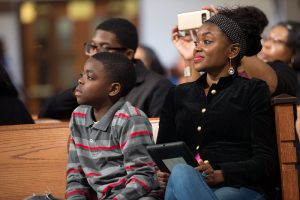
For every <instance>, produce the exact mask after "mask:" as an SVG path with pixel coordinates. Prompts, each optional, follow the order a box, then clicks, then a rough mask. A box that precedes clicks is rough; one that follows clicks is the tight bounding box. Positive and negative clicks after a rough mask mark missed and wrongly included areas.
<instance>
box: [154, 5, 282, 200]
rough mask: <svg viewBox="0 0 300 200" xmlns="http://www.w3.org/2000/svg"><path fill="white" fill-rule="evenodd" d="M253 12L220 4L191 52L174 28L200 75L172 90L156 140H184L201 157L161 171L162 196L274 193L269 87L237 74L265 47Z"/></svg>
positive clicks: (237, 198)
mask: <svg viewBox="0 0 300 200" xmlns="http://www.w3.org/2000/svg"><path fill="white" fill-rule="evenodd" d="M256 15H257V13H255V9H253V7H251V6H245V7H235V8H233V9H228V8H221V9H219V10H218V14H216V15H214V16H212V17H211V18H210V19H208V20H207V21H206V22H204V24H203V25H202V26H201V27H200V28H199V31H198V32H197V36H196V46H195V48H194V51H193V52H190V51H189V48H186V47H187V46H188V45H190V44H189V42H188V41H186V40H184V39H182V38H181V37H179V36H178V32H177V31H176V29H174V32H173V43H174V44H175V46H176V48H177V49H178V51H179V52H180V54H181V55H182V57H183V58H184V59H185V61H186V63H189V64H190V65H189V66H192V67H193V68H194V69H195V70H196V71H197V72H204V74H203V75H201V76H200V78H198V79H197V80H196V81H194V82H189V83H185V84H181V85H178V86H176V87H175V88H174V89H171V90H170V91H169V93H168V95H167V97H166V99H165V103H164V106H163V109H162V112H161V116H160V124H159V132H158V137H157V143H166V142H175V141H184V142H185V143H186V144H187V145H188V146H189V147H190V149H191V151H192V153H193V154H194V156H195V158H196V159H198V162H199V166H198V167H196V168H192V167H191V166H188V165H184V164H179V165H176V166H175V167H174V168H173V169H172V172H171V174H168V173H165V172H158V178H159V181H160V186H161V187H162V188H164V187H165V188H166V191H165V199H166V200H175V199H178V200H185V199H189V200H194V199H195V200H198V199H206V200H210V199H212V200H241V199H243V200H268V199H274V196H275V194H276V192H275V186H276V183H277V181H278V157H277V153H276V152H277V148H276V137H275V134H274V129H275V127H274V119H273V115H272V107H271V105H270V89H269V87H268V85H267V84H266V82H265V81H263V80H260V79H256V78H251V79H248V78H244V77H241V76H239V75H238V73H237V69H238V67H239V66H240V64H241V59H242V58H243V57H244V56H253V55H256V54H257V53H258V52H259V51H260V50H261V47H262V46H261V41H260V34H261V30H260V27H259V25H258V23H257V22H256V21H255V20H253V19H254V18H255V16H256ZM200 158H201V159H200Z"/></svg>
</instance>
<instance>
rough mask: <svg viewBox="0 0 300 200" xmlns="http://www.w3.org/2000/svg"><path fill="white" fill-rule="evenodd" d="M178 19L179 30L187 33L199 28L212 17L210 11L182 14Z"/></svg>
mask: <svg viewBox="0 0 300 200" xmlns="http://www.w3.org/2000/svg"><path fill="white" fill-rule="evenodd" d="M177 17H178V30H179V31H185V30H191V29H197V28H199V27H200V26H201V25H202V24H203V23H204V22H205V21H206V20H208V19H209V18H210V17H211V13H210V11H208V10H200V11H194V12H187V13H180V14H178V15H177Z"/></svg>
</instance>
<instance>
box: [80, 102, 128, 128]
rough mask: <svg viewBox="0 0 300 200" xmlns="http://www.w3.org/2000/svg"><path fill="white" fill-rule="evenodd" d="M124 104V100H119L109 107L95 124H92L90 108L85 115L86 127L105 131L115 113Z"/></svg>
mask: <svg viewBox="0 0 300 200" xmlns="http://www.w3.org/2000/svg"><path fill="white" fill-rule="evenodd" d="M124 103H125V99H124V98H123V97H122V98H120V99H119V100H118V101H117V102H116V103H114V104H113V105H112V107H110V109H109V110H108V111H107V112H106V113H105V115H104V116H103V117H102V118H101V119H100V120H99V121H97V122H94V120H93V118H92V112H93V109H92V107H90V110H89V111H88V112H89V113H88V115H87V123H86V127H90V126H93V128H96V129H99V130H101V131H106V130H107V128H108V127H109V125H110V124H111V121H112V119H113V117H114V115H115V113H116V112H117V111H118V110H119V109H120V108H121V107H122V105H123V104H124Z"/></svg>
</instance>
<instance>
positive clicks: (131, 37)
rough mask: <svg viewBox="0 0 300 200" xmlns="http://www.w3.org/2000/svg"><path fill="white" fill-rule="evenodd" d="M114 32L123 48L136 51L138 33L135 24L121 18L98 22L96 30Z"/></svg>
mask: <svg viewBox="0 0 300 200" xmlns="http://www.w3.org/2000/svg"><path fill="white" fill-rule="evenodd" d="M99 29H100V30H104V31H108V32H111V33H114V34H115V35H116V37H117V39H118V42H119V43H120V44H121V45H122V46H123V47H125V48H129V49H132V50H134V51H136V48H137V46H138V33H137V30H136V27H135V25H133V24H132V23H131V22H130V21H128V20H126V19H122V18H111V19H108V20H106V21H104V22H102V23H101V24H99V25H98V26H97V28H96V30H99Z"/></svg>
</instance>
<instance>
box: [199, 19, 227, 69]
mask: <svg viewBox="0 0 300 200" xmlns="http://www.w3.org/2000/svg"><path fill="white" fill-rule="evenodd" d="M197 42H198V44H197V45H196V47H195V50H194V63H195V69H196V70H197V71H199V72H200V71H205V72H211V73H213V72H220V71H222V70H224V69H225V67H226V66H227V64H228V60H229V59H228V52H229V49H230V44H231V43H230V41H229V40H228V38H227V37H226V35H225V34H224V33H223V32H222V31H221V29H219V28H218V27H217V26H216V25H214V24H212V23H204V24H203V25H202V26H201V28H200V29H199V31H198V33H197Z"/></svg>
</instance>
